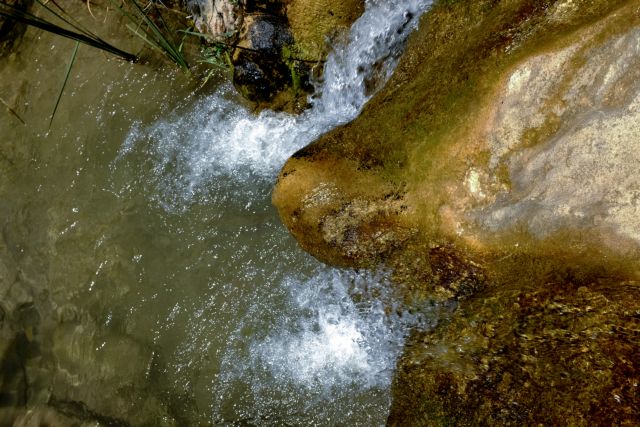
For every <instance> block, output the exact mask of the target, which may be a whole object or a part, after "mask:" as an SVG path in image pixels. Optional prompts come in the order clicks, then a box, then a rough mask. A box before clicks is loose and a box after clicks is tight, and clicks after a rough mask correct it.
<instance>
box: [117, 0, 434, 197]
mask: <svg viewBox="0 0 640 427" xmlns="http://www.w3.org/2000/svg"><path fill="white" fill-rule="evenodd" d="M430 4H431V0H387V1H381V0H380V1H369V2H367V4H366V10H365V12H364V14H363V15H362V17H360V19H358V20H357V21H356V22H355V23H354V25H353V27H352V29H351V31H350V33H349V35H348V37H347V38H346V40H345V43H344V44H343V45H341V46H338V47H337V48H336V49H335V51H334V52H332V53H331V54H330V55H329V57H328V59H327V62H326V64H325V70H324V77H323V80H322V81H321V82H316V84H315V86H316V93H315V95H314V96H313V97H312V98H311V108H310V109H308V110H307V111H306V112H304V113H303V114H301V115H299V116H294V115H290V114H287V113H276V112H272V111H263V112H262V113H260V114H259V115H257V116H254V115H252V114H251V113H250V112H249V111H248V110H247V109H246V108H245V107H243V106H242V104H241V101H240V100H239V99H238V98H237V95H236V93H235V91H234V89H233V88H232V87H231V85H229V84H227V85H223V86H222V87H220V88H219V89H218V90H217V91H216V92H215V93H214V94H213V95H211V96H209V97H207V98H205V99H203V100H201V101H200V102H199V103H197V104H196V105H195V106H194V107H193V108H192V110H191V111H187V112H180V113H179V115H177V114H176V115H175V116H173V117H172V118H170V119H169V120H165V121H161V122H158V123H157V124H155V125H154V126H152V127H150V128H145V129H140V128H138V129H134V131H132V133H131V134H130V136H129V138H128V139H127V141H126V142H125V144H124V146H123V149H122V150H121V156H120V157H123V156H125V155H126V154H128V153H130V152H131V151H132V150H134V149H135V148H136V147H140V146H143V147H145V150H147V151H148V155H150V156H151V158H153V159H154V166H153V176H152V178H153V179H154V181H155V182H156V184H157V186H159V187H160V189H159V194H160V195H161V196H160V197H162V194H164V195H168V196H169V197H168V198H167V199H170V200H171V204H172V205H174V206H176V205H181V204H184V203H185V202H189V201H192V200H193V198H194V196H195V197H197V196H198V195H202V194H203V192H206V187H207V185H208V184H209V183H211V181H213V180H215V179H216V178H220V177H231V178H232V179H234V180H235V181H241V182H247V181H249V182H251V181H253V180H255V179H262V180H266V181H269V180H272V179H273V177H274V176H275V174H276V173H277V171H278V169H279V168H281V167H282V165H283V164H284V162H285V161H286V160H287V158H288V157H289V156H291V155H292V154H293V153H294V152H296V151H297V150H299V149H300V148H302V147H304V146H306V145H308V144H309V143H311V142H312V141H314V140H315V139H317V138H318V137H319V136H320V135H322V134H323V133H325V132H328V131H329V130H331V129H333V128H335V127H337V126H339V125H341V124H344V123H347V122H349V121H351V120H353V119H354V118H355V117H357V115H358V114H359V113H360V111H361V110H362V108H363V106H364V105H365V103H366V102H367V101H368V100H369V99H370V98H371V97H372V96H373V95H374V94H375V92H376V91H377V90H378V89H379V88H381V87H382V86H383V85H384V84H385V83H386V82H387V80H388V79H389V77H390V76H391V74H392V72H393V70H394V68H395V66H396V65H397V63H398V60H399V58H400V55H401V53H402V48H403V46H404V43H405V41H406V39H407V37H408V36H409V34H410V33H411V31H412V30H413V29H415V28H416V26H417V25H418V20H419V17H420V15H421V14H422V13H423V12H424V11H425V10H426V9H427V8H428V6H429V5H430Z"/></svg>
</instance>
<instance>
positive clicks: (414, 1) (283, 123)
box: [115, 0, 431, 425]
mask: <svg viewBox="0 0 640 427" xmlns="http://www.w3.org/2000/svg"><path fill="white" fill-rule="evenodd" d="M430 4H431V0H370V1H368V2H367V3H366V11H365V13H364V14H363V16H362V17H361V18H360V19H359V20H358V21H356V23H355V24H354V25H353V27H352V30H351V32H350V34H349V35H348V37H347V38H346V43H345V44H344V45H342V46H339V47H337V48H336V50H335V51H334V52H333V53H332V54H331V55H330V56H329V58H328V60H327V62H326V64H325V70H324V80H323V81H322V82H318V83H317V93H316V94H315V97H314V98H313V100H312V107H311V108H310V109H309V110H307V111H306V112H305V113H303V114H302V115H300V116H292V115H289V114H285V113H274V112H270V111H265V112H262V113H261V114H259V115H257V116H255V115H252V114H251V113H250V112H249V111H248V110H247V109H246V108H244V107H242V106H241V103H240V102H239V101H238V99H237V95H235V92H234V90H233V88H232V87H231V86H229V85H226V86H223V87H221V88H220V89H219V90H218V91H217V92H216V93H214V94H213V95H211V96H209V97H207V98H206V99H203V100H201V101H200V102H199V103H197V104H196V105H195V106H194V107H193V108H192V109H191V110H189V111H186V112H185V111H181V112H179V113H176V114H175V115H174V116H173V117H170V118H169V119H166V120H163V121H161V122H158V123H157V124H155V125H153V126H151V127H149V128H142V127H138V128H136V129H134V130H133V131H132V132H131V135H130V136H129V138H128V139H127V141H126V143H125V144H124V146H123V148H122V150H121V153H120V156H119V159H118V160H117V161H116V164H115V167H118V165H119V164H120V162H125V163H126V162H127V159H128V158H130V157H135V156H138V157H140V158H142V159H144V160H143V164H146V165H148V170H146V168H145V167H141V168H140V170H142V171H143V172H142V175H145V176H144V177H142V178H141V179H140V181H139V182H141V183H142V185H144V186H145V187H149V186H150V188H148V190H149V192H150V193H151V197H152V198H155V199H156V200H158V201H159V202H160V203H161V204H162V205H163V206H164V207H165V208H166V209H167V210H168V211H169V212H170V213H171V212H176V211H178V212H179V211H181V210H185V209H189V206H191V205H192V204H193V203H198V202H200V203H203V204H207V205H209V204H215V205H216V209H221V210H225V209H228V206H229V204H230V203H231V202H233V203H235V204H236V205H238V206H241V205H242V206H244V205H246V206H251V209H261V210H262V211H263V212H266V210H268V209H269V198H268V192H269V188H270V186H271V183H272V181H273V178H274V177H275V174H276V173H277V171H278V170H279V168H281V167H282V165H283V164H284V162H285V161H286V159H287V158H288V157H289V156H291V155H292V154H293V153H294V152H295V151H297V150H298V149H300V148H302V147H304V146H305V145H307V144H309V143H310V142H312V141H313V140H315V139H317V138H318V136H320V135H321V134H322V133H324V132H327V131H329V130H331V129H333V128H335V127H336V126H339V125H341V124H343V123H346V122H348V121H350V120H353V119H354V118H355V117H356V116H357V115H358V114H359V113H360V111H361V109H362V108H363V106H364V104H365V103H366V102H367V101H368V100H369V99H370V97H371V96H372V95H373V94H374V92H375V90H376V89H379V88H380V87H381V86H382V85H384V84H385V83H386V81H387V80H388V78H389V76H390V75H391V73H392V72H393V69H394V67H395V66H396V64H397V62H398V58H399V56H400V54H401V50H402V46H403V44H404V42H405V40H406V38H407V37H408V35H409V34H410V32H411V30H412V29H413V28H415V27H416V25H417V23H418V19H419V16H420V15H421V13H422V12H424V11H425V10H426V9H427V8H428V6H429V5H430ZM372 82H373V83H372ZM130 163H133V165H134V166H135V165H137V163H136V162H135V161H133V162H130ZM138 167H139V166H138ZM127 186H128V184H127ZM263 205H264V206H263ZM234 206H235V205H234ZM259 206H261V207H259ZM247 210H248V209H247ZM272 213H273V212H272ZM274 215H275V214H274ZM213 226H214V227H215V225H213ZM278 232H279V231H278ZM239 233H240V232H239ZM273 233H274V236H275V235H277V232H273ZM252 237H255V236H252ZM236 239H238V237H236ZM268 240H271V237H270V235H264V236H263V235H260V236H258V237H256V238H255V240H252V242H253V243H252V244H254V245H255V247H252V248H250V249H248V247H247V246H246V245H245V246H243V250H242V251H240V248H238V251H239V252H241V253H243V254H245V255H246V256H247V257H248V259H246V260H244V259H242V258H241V259H240V260H238V262H243V263H244V262H246V263H247V264H246V265H244V266H242V267H238V265H237V264H234V265H230V266H228V267H227V268H230V269H233V271H235V269H236V268H237V269H238V271H237V277H238V279H236V280H234V283H236V282H239V283H244V282H245V281H248V282H249V283H248V284H247V285H246V287H247V289H252V288H254V289H256V290H254V291H252V292H253V293H249V292H248V293H247V294H246V295H244V296H243V298H244V299H246V302H248V304H249V306H250V308H249V309H248V312H240V311H238V314H237V316H238V318H237V319H234V322H237V327H235V332H233V333H231V334H230V335H227V341H228V343H227V345H226V347H225V348H224V349H219V351H218V350H217V351H216V354H220V357H221V359H220V360H219V361H218V363H219V367H218V370H217V372H218V373H216V374H215V376H216V378H215V380H213V384H212V385H211V395H212V396H213V403H212V404H211V410H212V413H213V414H214V419H213V421H214V422H215V423H220V424H225V423H228V422H230V421H231V422H243V420H244V421H247V422H250V423H259V424H261V425H282V424H289V425H291V424H292V425H300V424H318V425H336V424H339V423H346V422H347V420H350V419H353V420H356V419H359V420H360V421H358V422H356V421H354V423H356V424H358V423H360V424H361V425H371V424H372V423H373V424H379V423H380V422H384V419H385V416H386V415H385V411H387V410H388V404H389V399H390V394H389V385H390V381H391V376H392V371H393V369H394V367H395V361H396V358H397V355H398V354H399V351H400V349H401V347H402V343H403V337H404V336H405V334H406V333H407V330H408V328H409V327H410V325H412V324H415V322H416V319H414V318H412V317H411V316H408V315H406V313H405V314H403V315H399V314H397V313H399V312H402V311H401V310H399V309H396V308H395V307H394V302H393V298H391V296H390V295H386V296H385V290H388V289H390V288H392V287H391V286H390V285H389V284H388V283H385V279H384V277H382V276H378V275H367V274H362V273H357V272H345V271H340V270H336V269H331V268H328V267H324V266H321V265H319V264H316V261H315V260H313V259H312V258H310V257H308V258H307V261H305V262H306V263H307V264H308V265H306V268H307V269H308V268H309V267H313V266H316V267H315V268H316V269H317V270H316V273H315V274H312V275H310V276H305V275H304V274H300V272H299V271H298V269H299V268H300V267H296V266H295V265H293V264H295V263H292V262H290V260H291V259H296V256H295V255H293V254H291V253H290V252H287V251H291V250H292V249H291V248H290V247H283V248H282V250H281V254H280V255H278V256H277V257H276V258H278V259H274V260H273V261H272V263H273V264H274V267H273V268H275V269H278V268H287V266H289V265H292V267H291V272H287V273H284V277H285V279H276V280H275V281H271V280H270V279H267V280H264V283H263V282H262V281H261V280H262V279H261V278H260V275H258V277H256V275H255V274H253V275H252V274H250V271H249V269H250V267H249V265H250V264H251V262H252V258H251V257H252V256H254V255H255V254H258V253H260V252H261V251H264V246H265V245H269V244H270V243H268ZM274 240H278V239H274ZM245 242H246V240H245ZM233 244H235V243H229V245H231V246H233ZM243 245H244V243H243ZM296 250H298V249H296ZM280 258H282V259H280ZM261 292H264V293H263V294H261ZM358 300H360V301H361V302H355V301H358ZM282 301H284V303H282ZM206 304H214V302H213V300H212V301H210V302H207V303H206ZM223 304H226V302H223ZM278 304H280V306H278ZM283 306H284V307H283ZM211 310H212V311H213V312H215V311H216V310H219V308H216V307H212V308H211ZM212 322H214V323H213V324H217V323H215V322H216V316H215V315H212ZM247 331H252V332H251V333H248V332H247ZM190 333H191V334H194V336H196V335H198V336H199V335H201V334H208V333H211V334H215V333H219V334H221V333H223V331H222V330H220V329H216V330H212V329H198V330H193V331H191V332H190ZM187 338H188V339H187V340H186V341H185V343H184V348H185V349H187V350H186V351H185V352H184V358H186V359H189V358H192V359H193V358H197V357H198V355H197V353H190V352H191V351H192V350H190V349H191V342H192V341H194V337H191V336H190V337H187ZM202 341H207V340H206V339H204V338H203V339H202ZM329 402H330V403H329ZM356 412H357V414H355V413H356ZM363 417H364V418H365V419H366V420H368V421H362V420H363ZM381 420H382V421H381Z"/></svg>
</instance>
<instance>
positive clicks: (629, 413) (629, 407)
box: [389, 282, 640, 426]
mask: <svg viewBox="0 0 640 427" xmlns="http://www.w3.org/2000/svg"><path fill="white" fill-rule="evenodd" d="M628 299H629V300H632V301H629V302H627V301H626V300H628ZM623 301H624V302H623ZM639 301H640V285H639V284H638V283H637V282H631V283H618V282H613V283H611V282H609V283H607V282H601V283H593V284H589V285H588V286H578V285H573V284H570V285H569V286H567V284H566V283H561V284H548V288H547V289H545V290H539V291H526V290H522V291H514V292H512V293H508V294H501V295H499V296H489V297H487V298H486V299H485V298H478V299H475V300H474V301H473V302H471V303H470V304H468V305H466V306H465V307H464V309H461V310H459V312H458V313H456V315H455V317H454V318H453V319H451V320H450V321H448V322H446V323H445V324H443V325H441V326H440V327H439V328H437V329H435V330H433V331H430V332H425V333H421V334H416V336H414V337H413V340H412V341H411V343H410V345H409V346H408V347H407V350H406V351H405V354H404V356H403V360H402V361H401V363H400V368H399V370H398V372H397V374H396V380H395V381H396V383H395V400H394V405H393V407H392V411H391V415H390V417H389V425H391V426H405V425H406V426H409V425H410V426H439V425H459V426H463V425H571V426H590V425H628V426H632V425H637V423H638V421H639V420H640V392H639V391H640V390H639V388H640V369H638V361H639V360H640V319H639V317H638V313H640V303H639Z"/></svg>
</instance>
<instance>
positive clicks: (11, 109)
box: [0, 98, 27, 126]
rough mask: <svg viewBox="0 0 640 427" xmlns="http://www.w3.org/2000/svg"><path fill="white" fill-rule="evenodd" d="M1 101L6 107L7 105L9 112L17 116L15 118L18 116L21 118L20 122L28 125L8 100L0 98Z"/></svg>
mask: <svg viewBox="0 0 640 427" xmlns="http://www.w3.org/2000/svg"><path fill="white" fill-rule="evenodd" d="M0 102H1V103H2V104H3V105H4V106H5V107H7V110H9V112H10V113H11V114H13V115H14V116H15V118H16V119H18V120H20V122H21V123H22V124H23V125H25V126H26V125H27V124H26V123H25V122H24V120H22V117H20V116H19V115H18V113H16V111H15V110H14V109H13V108H11V106H10V105H9V104H8V103H7V101H5V100H4V99H2V98H0Z"/></svg>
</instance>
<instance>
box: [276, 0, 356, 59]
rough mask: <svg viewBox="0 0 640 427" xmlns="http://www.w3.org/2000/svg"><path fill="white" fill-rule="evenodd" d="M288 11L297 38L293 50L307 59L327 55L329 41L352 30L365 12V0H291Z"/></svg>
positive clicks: (287, 3) (294, 35) (287, 4)
mask: <svg viewBox="0 0 640 427" xmlns="http://www.w3.org/2000/svg"><path fill="white" fill-rule="evenodd" d="M286 11H287V12H286V13H287V18H288V19H289V25H290V27H291V32H292V33H293V37H294V38H295V40H296V42H295V44H294V46H293V50H294V51H295V52H296V55H297V57H299V58H300V59H303V60H306V61H320V60H323V59H325V58H326V55H327V53H328V51H329V48H330V47H331V43H330V42H329V41H330V40H331V39H332V38H335V37H337V36H339V35H340V34H341V33H344V32H346V31H348V30H349V27H350V26H351V24H352V23H353V22H354V21H355V20H356V19H358V17H360V15H362V13H363V12H364V1H363V0H345V1H335V0H289V1H287V2H286Z"/></svg>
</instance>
